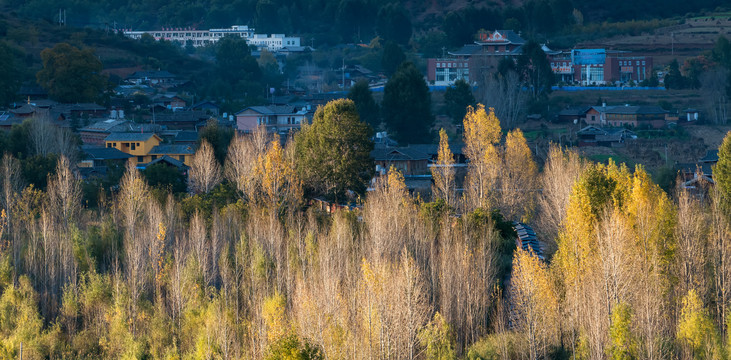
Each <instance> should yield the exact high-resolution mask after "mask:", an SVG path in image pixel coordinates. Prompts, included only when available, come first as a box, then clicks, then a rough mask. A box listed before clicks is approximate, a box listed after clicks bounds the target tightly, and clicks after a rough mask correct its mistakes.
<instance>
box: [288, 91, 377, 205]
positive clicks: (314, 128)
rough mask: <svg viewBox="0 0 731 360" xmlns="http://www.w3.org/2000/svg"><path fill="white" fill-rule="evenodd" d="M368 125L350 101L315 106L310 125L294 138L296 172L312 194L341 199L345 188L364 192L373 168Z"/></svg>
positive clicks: (358, 192)
mask: <svg viewBox="0 0 731 360" xmlns="http://www.w3.org/2000/svg"><path fill="white" fill-rule="evenodd" d="M370 136H371V129H370V127H369V126H368V125H367V124H365V123H363V122H361V121H360V118H359V117H358V111H357V108H356V106H355V104H354V103H353V101H351V100H346V99H343V100H334V101H331V102H329V103H327V105H325V106H324V107H320V108H318V109H317V112H316V113H315V116H314V118H313V120H312V124H311V125H305V126H303V128H302V131H300V132H299V133H298V134H297V136H296V137H295V141H296V143H295V146H296V154H297V155H296V156H297V171H298V172H299V174H300V176H301V177H302V179H303V181H304V185H305V186H306V187H308V188H309V189H310V191H312V192H313V193H315V194H319V195H326V196H328V197H330V198H335V199H343V198H344V196H345V195H346V191H347V190H351V191H354V192H355V193H356V194H364V193H365V190H366V188H367V186H368V181H370V179H371V177H372V175H373V171H374V165H373V159H372V158H371V155H370V152H371V150H373V142H372V141H371V140H370Z"/></svg>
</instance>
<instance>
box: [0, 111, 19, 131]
mask: <svg viewBox="0 0 731 360" xmlns="http://www.w3.org/2000/svg"><path fill="white" fill-rule="evenodd" d="M23 119H24V118H19V117H16V116H15V115H14V114H13V113H11V112H5V111H0V129H2V130H6V131H9V130H10V129H11V128H12V127H13V125H20V124H22V123H23Z"/></svg>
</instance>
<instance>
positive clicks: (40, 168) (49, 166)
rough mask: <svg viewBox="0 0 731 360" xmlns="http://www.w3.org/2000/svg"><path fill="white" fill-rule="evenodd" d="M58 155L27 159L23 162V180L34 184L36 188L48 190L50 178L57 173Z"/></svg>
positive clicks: (36, 156) (37, 156)
mask: <svg viewBox="0 0 731 360" xmlns="http://www.w3.org/2000/svg"><path fill="white" fill-rule="evenodd" d="M57 162H58V155H56V154H49V155H48V156H43V155H35V156H32V157H29V158H26V159H25V160H24V161H22V162H21V167H22V169H21V173H22V174H23V179H25V181H27V182H28V183H29V184H33V185H35V186H36V188H38V189H41V190H46V186H47V185H48V177H49V176H51V175H53V174H55V173H56V163H57Z"/></svg>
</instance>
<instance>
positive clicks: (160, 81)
mask: <svg viewBox="0 0 731 360" xmlns="http://www.w3.org/2000/svg"><path fill="white" fill-rule="evenodd" d="M176 79H177V76H175V75H173V74H171V73H170V72H168V71H165V70H163V71H136V72H134V73H133V74H132V75H130V76H127V78H126V79H125V81H126V82H127V83H129V84H132V85H149V86H160V85H164V84H171V83H173V82H174V81H175V80H176Z"/></svg>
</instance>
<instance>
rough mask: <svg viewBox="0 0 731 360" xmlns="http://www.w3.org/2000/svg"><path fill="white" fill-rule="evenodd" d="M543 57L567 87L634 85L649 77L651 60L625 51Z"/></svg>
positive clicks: (580, 51)
mask: <svg viewBox="0 0 731 360" xmlns="http://www.w3.org/2000/svg"><path fill="white" fill-rule="evenodd" d="M547 55H548V60H549V61H550V63H551V69H553V72H554V74H556V76H557V77H559V78H558V79H557V80H558V81H559V82H564V83H567V84H571V83H579V84H582V85H604V84H610V83H615V82H620V83H629V82H630V81H633V82H635V83H637V82H640V81H643V80H646V79H648V78H650V77H651V76H652V66H653V62H652V57H651V56H633V55H630V54H629V52H627V51H617V50H606V49H573V50H570V51H563V52H557V53H554V54H549V53H548V52H547Z"/></svg>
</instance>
